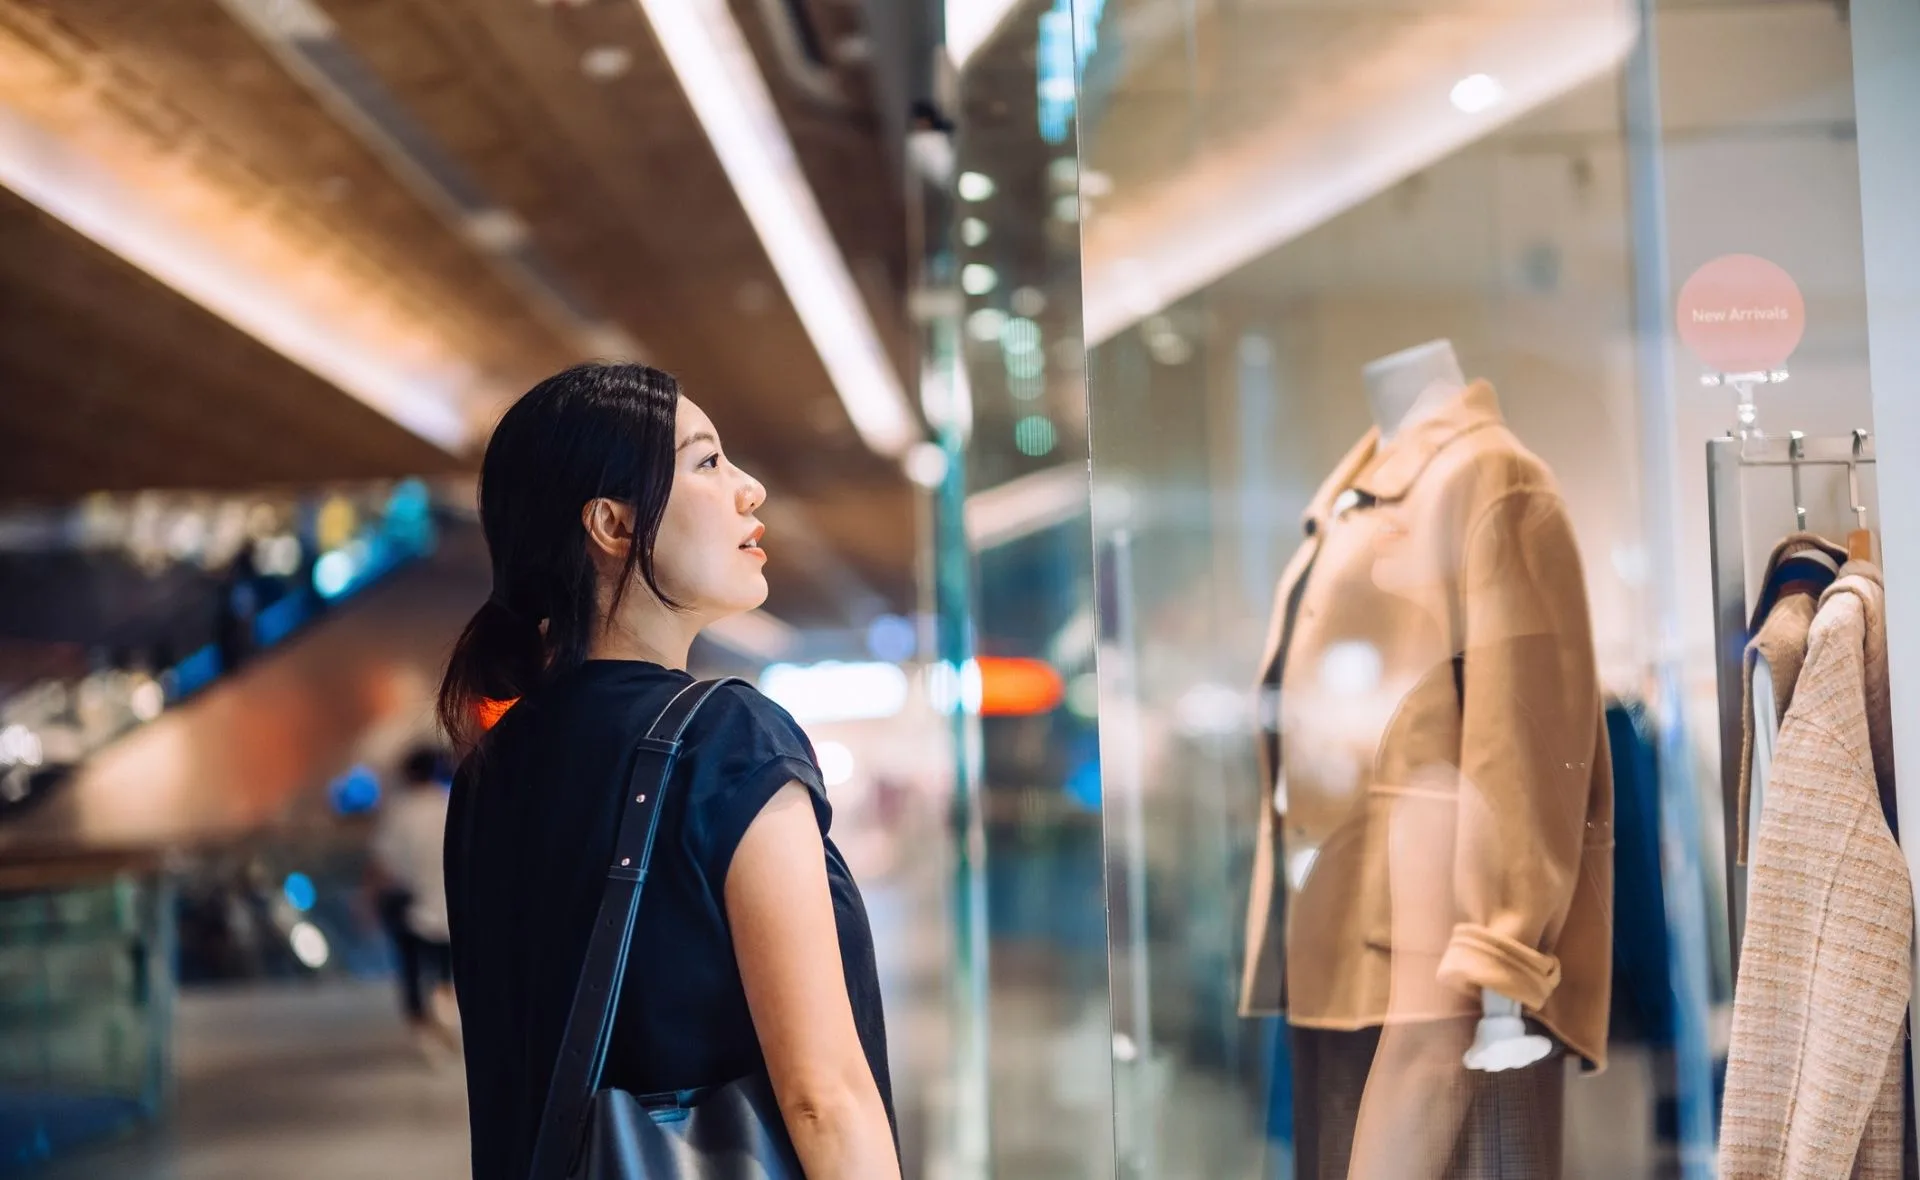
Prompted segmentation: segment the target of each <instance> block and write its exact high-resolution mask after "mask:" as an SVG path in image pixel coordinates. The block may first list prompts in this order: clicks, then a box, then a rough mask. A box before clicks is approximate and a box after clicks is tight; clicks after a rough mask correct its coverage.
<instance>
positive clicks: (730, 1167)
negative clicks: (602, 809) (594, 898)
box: [529, 680, 803, 1180]
mask: <svg viewBox="0 0 1920 1180" xmlns="http://www.w3.org/2000/svg"><path fill="white" fill-rule="evenodd" d="M726 683H727V680H703V681H700V682H699V683H697V684H690V685H688V686H687V687H686V688H684V689H682V690H680V692H678V693H677V694H675V696H674V698H673V699H672V700H671V701H669V702H667V707H666V708H665V709H664V710H662V711H661V713H660V716H659V718H658V719H656V720H655V721H654V723H653V726H652V728H651V729H649V730H648V731H647V735H646V736H645V737H643V738H641V739H640V742H639V747H638V749H637V750H636V751H635V754H634V765H633V774H632V777H631V779H630V781H629V783H628V786H627V804H626V807H625V809H624V810H623V811H622V812H621V815H620V834H619V835H618V836H617V837H615V839H614V852H613V865H612V867H611V868H609V869H608V870H607V884H606V889H605V892H603V893H602V894H601V898H600V912H599V913H598V915H596V916H595V918H594V925H593V936H592V938H591V939H590V940H589V941H588V944H587V958H586V963H585V965H584V966H583V967H582V968H581V971H580V982H579V983H578V984H577V985H575V988H574V993H573V1009H572V1011H571V1012H570V1013H569V1014H568V1016H567V1030H566V1033H565V1035H564V1036H563V1037H562V1038H561V1042H560V1057H559V1060H558V1061H556V1062H555V1064H554V1070H553V1080H552V1082H551V1083H550V1085H549V1087H548V1089H547V1105H546V1110H545V1111H544V1112H543V1113H542V1115H541V1119H540V1134H539V1137H538V1138H537V1139H536V1140H535V1141H534V1149H533V1167H532V1168H531V1170H530V1177H529V1180H803V1173H802V1172H801V1169H800V1160H799V1157H798V1156H796V1155H795V1154H794V1150H793V1142H792V1140H791V1139H789V1138H788V1137H787V1128H786V1123H785V1122H784V1121H783V1120H782V1119H781V1117H780V1108H779V1106H778V1105H777V1104H776V1103H775V1102H774V1098H773V1087H772V1084H771V1083H770V1082H769V1081H768V1080H767V1076H766V1074H765V1073H764V1072H762V1073H759V1074H755V1075H752V1076H749V1077H745V1078H740V1079H738V1080H736V1081H733V1082H731V1083H728V1084H727V1085H724V1086H718V1087H714V1088H711V1089H707V1090H686V1091H681V1092H679V1093H672V1094H630V1093H628V1092H626V1091H624V1090H612V1089H604V1090H603V1089H601V1088H600V1074H601V1071H602V1069H603V1068H604V1067H605V1065H606V1060H607V1048H608V1044H609V1042H610V1041H611V1040H612V1037H613V1021H614V1013H615V1012H617V1011H618V1010H619V1007H620V987H621V983H622V981H623V979H624V977H625V975H626V967H627V948H628V945H629V943H630V942H631V941H632V938H633V923H634V917H635V915H637V914H638V913H639V912H640V892H641V888H642V886H644V885H645V884H646V880H647V867H648V865H649V863H650V862H651V861H652V859H653V841H654V836H655V834H656V832H657V831H658V829H659V826H660V801H661V799H662V797H663V796H665V794H666V791H667V786H668V783H669V782H670V781H671V778H672V775H673V764H674V760H675V759H676V758H677V757H678V756H679V754H680V739H681V737H682V735H684V734H685V733H686V731H687V725H688V724H689V723H690V722H691V721H692V720H693V716H694V714H695V713H697V712H698V711H699V709H700V706H701V705H703V704H705V703H706V701H707V699H708V698H709V697H711V696H712V695H713V693H714V691H715V690H716V689H718V688H719V687H720V686H721V685H723V684H726Z"/></svg>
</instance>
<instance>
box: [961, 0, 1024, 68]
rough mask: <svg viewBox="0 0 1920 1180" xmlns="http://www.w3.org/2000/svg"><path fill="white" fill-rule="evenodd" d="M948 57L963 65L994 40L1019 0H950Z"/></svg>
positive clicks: (1018, 3) (1018, 5)
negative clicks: (994, 36)
mask: <svg viewBox="0 0 1920 1180" xmlns="http://www.w3.org/2000/svg"><path fill="white" fill-rule="evenodd" d="M946 7H947V57H948V58H950V59H952V61H953V68H954V69H956V70H957V69H960V68H961V67H963V66H965V65H966V64H967V59H968V58H970V57H972V56H973V55H974V54H975V53H977V52H979V50H980V47H981V46H982V45H985V44H986V43H987V42H988V41H991V40H993V35H994V33H996V32H998V31H999V29H1000V25H1001V24H1002V23H1003V22H1004V21H1005V20H1006V19H1007V17H1008V16H1010V15H1012V13H1013V10H1014V9H1016V8H1018V7H1020V0H947V6H946Z"/></svg>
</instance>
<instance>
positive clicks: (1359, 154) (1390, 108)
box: [1081, 0, 1640, 347]
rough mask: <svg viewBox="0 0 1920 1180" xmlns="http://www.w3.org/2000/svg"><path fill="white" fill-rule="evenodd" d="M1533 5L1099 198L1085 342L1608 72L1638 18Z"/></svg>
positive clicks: (1093, 218) (1089, 252)
mask: <svg viewBox="0 0 1920 1180" xmlns="http://www.w3.org/2000/svg"><path fill="white" fill-rule="evenodd" d="M1532 7H1533V9H1534V11H1532V12H1530V13H1526V14H1524V15H1516V16H1513V17H1510V18H1508V19H1505V20H1503V21H1502V22H1501V23H1499V24H1498V25H1494V26H1491V27H1490V28H1489V30H1488V32H1487V34H1486V35H1483V36H1482V37H1481V38H1480V39H1479V40H1478V41H1477V42H1467V43H1465V44H1462V43H1460V42H1458V41H1457V40H1456V41H1453V42H1447V41H1445V40H1444V38H1445V37H1446V35H1448V34H1450V33H1452V32H1453V30H1452V29H1451V28H1441V29H1439V31H1438V32H1439V36H1436V37H1435V38H1434V40H1435V44H1434V45H1433V46H1432V48H1431V49H1430V50H1429V51H1427V52H1426V53H1425V57H1424V61H1423V62H1422V65H1424V67H1425V68H1424V69H1418V68H1403V69H1402V70H1401V71H1400V72H1399V73H1397V74H1396V75H1395V77H1394V80H1393V86H1392V88H1391V90H1389V91H1388V92H1386V93H1384V94H1381V95H1380V96H1379V97H1377V98H1373V99H1370V100H1368V101H1365V102H1354V103H1352V104H1350V105H1348V106H1346V107H1345V108H1344V109H1343V113H1342V114H1341V115H1339V116H1338V117H1335V118H1330V119H1329V118H1324V117H1318V118H1316V117H1311V116H1297V115H1293V114H1291V113H1289V112H1288V111H1286V110H1281V111H1280V112H1278V113H1277V114H1276V115H1275V117H1274V118H1273V119H1272V120H1271V121H1270V122H1269V123H1268V124H1267V125H1266V126H1264V127H1262V128H1261V129H1260V130H1258V131H1255V132H1254V133H1252V134H1251V135H1249V136H1247V137H1246V138H1245V139H1244V140H1241V141H1238V142H1235V143H1232V144H1229V145H1226V146H1223V147H1221V148H1219V149H1217V150H1214V151H1209V152H1203V153H1202V154H1201V155H1200V156H1199V158H1198V159H1196V160H1194V161H1192V162H1191V163H1185V164H1183V165H1182V166H1181V168H1180V171H1179V174H1178V175H1177V176H1175V177H1173V178H1171V179H1170V180H1168V182H1167V183H1166V184H1164V185H1160V186H1157V187H1155V188H1154V189H1153V190H1152V191H1151V192H1149V193H1144V194H1142V195H1141V196H1140V197H1138V198H1136V199H1122V198H1120V197H1115V198H1113V199H1112V200H1110V201H1108V202H1104V203H1101V204H1099V205H1097V206H1096V207H1095V209H1094V211H1093V212H1092V213H1090V214H1088V215H1087V216H1086V218H1085V222H1084V234H1083V238H1082V247H1081V254H1082V269H1083V271H1084V274H1085V281H1084V283H1083V284H1082V287H1083V290H1084V291H1085V293H1086V294H1085V297H1084V298H1085V315H1086V322H1085V339H1086V342H1087V344H1088V346H1089V347H1091V346H1093V345H1096V344H1099V343H1101V342H1102V341H1105V340H1107V339H1109V338H1111V337H1112V336H1114V335H1115V334H1116V333H1118V332H1120V331H1121V330H1123V329H1125V328H1127V327H1129V326H1131V325H1132V324H1135V323H1137V322H1139V321H1140V320H1142V319H1144V318H1146V317H1147V316H1150V315H1153V314H1154V313H1155V312H1158V311H1160V310H1161V309H1163V308H1165V307H1166V306H1168V305H1169V304H1171V303H1173V302H1174V301H1176V300H1178V299H1181V298H1183V297H1185V296H1187V295H1189V294H1192V293H1193V292H1195V291H1197V290H1200V289H1201V288H1203V287H1205V286H1207V285H1208V284H1210V283H1213V282H1216V281H1217V280H1219V279H1221V278H1224V277H1225V276H1227V275H1229V274H1232V273H1233V272H1234V271H1236V270H1238V269H1239V268H1240V267H1242V266H1245V265H1247V264H1248V263H1250V262H1253V261H1254V260H1256V259H1258V258H1261V257H1262V256H1264V255H1266V254H1268V253H1270V252H1271V251H1273V250H1276V249H1278V248H1279V247H1280V246H1282V245H1285V244H1286V243H1287V242H1290V241H1292V240H1294V239H1295V238H1298V237H1300V236H1301V235H1303V234H1305V233H1307V232H1309V231H1311V230H1313V229H1315V228H1316V227H1318V226H1320V225H1323V224H1325V223H1326V222H1328V221H1331V220H1332V219H1333V218H1335V217H1337V216H1339V215H1340V214H1341V213H1344V212H1346V211H1347V210H1349V209H1352V208H1354V207H1355V206H1357V205H1359V204H1361V203H1363V202H1365V201H1367V200H1369V199H1370V198H1372V197H1374V196H1376V195H1378V194H1379V193H1381V192H1384V191H1385V190H1386V189H1388V188H1389V187H1391V186H1392V185H1394V184H1397V183H1399V182H1400V181H1401V180H1404V179H1405V178H1406V177H1408V176H1410V175H1412V174H1413V173H1415V172H1418V171H1419V170H1420V169H1422V168H1426V167H1428V166H1430V165H1432V164H1433V163H1435V162H1436V161H1438V160H1441V159H1444V158H1445V157H1446V156H1448V155H1449V154H1451V153H1453V152H1456V151H1459V150H1460V149H1462V148H1464V147H1466V146H1468V145H1469V144H1472V143H1474V142H1475V141H1477V140H1479V139H1482V138H1484V137H1485V136H1487V135H1489V134H1491V133H1492V132H1494V131H1495V130H1497V129H1498V128H1499V127H1500V126H1502V125H1503V124H1505V123H1507V122H1509V121H1511V120H1513V119H1516V118H1518V117H1519V116H1521V115H1523V114H1526V113H1527V112H1528V111H1531V110H1534V109H1535V108H1537V107H1539V106H1541V105H1542V104H1544V103H1547V102H1550V101H1552V100H1553V99H1556V98H1558V97H1560V96H1561V95H1563V94H1566V93H1567V92H1568V91H1570V90H1572V89H1573V88H1574V87H1576V86H1579V85H1582V84H1584V83H1586V82H1588V81H1591V80H1592V79H1594V78H1596V77H1599V76H1600V75H1601V74H1603V73H1605V72H1606V71H1607V70H1609V69H1612V68H1614V67H1615V66H1616V65H1618V64H1619V62H1620V61H1621V59H1622V58H1623V57H1625V56H1626V54H1627V52H1628V50H1630V49H1631V48H1632V46H1633V42H1634V38H1635V37H1636V36H1637V35H1638V33H1639V28H1640V25H1639V18H1638V17H1637V16H1636V15H1635V13H1634V12H1633V11H1632V10H1631V9H1630V8H1628V7H1627V6H1626V5H1624V4H1622V3H1620V0H1585V2H1584V3H1582V4H1580V5H1579V6H1578V7H1577V8H1574V7H1573V6H1571V5H1568V4H1567V3H1566V0H1533V3H1532ZM1570 9H1572V10H1570ZM1415 48H1422V49H1424V48H1425V47H1419V46H1416V47H1415ZM1408 56H1411V55H1408ZM1482 71H1484V79H1485V80H1484V81H1475V82H1474V84H1473V85H1471V86H1470V87H1469V88H1468V92H1467V95H1466V97H1468V98H1469V99H1472V100H1478V101H1469V102H1468V103H1466V104H1464V106H1463V105H1462V104H1460V102H1459V99H1458V91H1459V88H1460V83H1461V81H1462V78H1463V77H1466V76H1469V75H1478V74H1481V72H1482ZM1496 80H1497V81H1496ZM1338 85H1339V84H1338V83H1337V82H1331V83H1329V88H1330V89H1332V88H1337V87H1338ZM1496 87H1497V88H1498V90H1499V93H1498V95H1495V94H1494V93H1493V91H1494V89H1495V88H1496ZM1450 96H1452V97H1450ZM1485 100H1490V101H1485ZM1468 108H1471V109H1468Z"/></svg>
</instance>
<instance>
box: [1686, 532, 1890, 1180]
mask: <svg viewBox="0 0 1920 1180" xmlns="http://www.w3.org/2000/svg"><path fill="white" fill-rule="evenodd" d="M1840 574H1841V576H1840V580H1839V581H1837V582H1835V583H1834V584H1833V585H1832V586H1831V587H1830V588H1828V590H1827V591H1826V593H1825V594H1823V595H1821V598H1820V608H1819V612H1818V614H1817V615H1816V616H1815V618H1814V620H1813V628H1812V632H1811V635H1810V637H1809V643H1808V648H1807V660H1806V664H1805V666H1804V668H1803V669H1802V670H1801V672H1800V676H1799V679H1798V682H1797V683H1796V684H1795V686H1794V689H1793V703H1792V706H1791V707H1790V708H1789V709H1788V711H1787V716H1786V720H1785V721H1784V722H1783V723H1782V724H1781V728H1780V744H1779V746H1778V748H1777V750H1776V752H1775V755H1774V762H1773V772H1772V777H1771V779H1770V781H1769V783H1768V786H1767V793H1766V797H1765V799H1764V800H1763V804H1762V810H1761V816H1760V827H1759V831H1758V832H1757V833H1755V834H1754V837H1753V841H1752V848H1751V850H1750V851H1751V861H1752V868H1751V871H1750V872H1749V874H1748V878H1747V926H1746V934H1745V939H1744V941H1743V943H1742V949H1741V954H1740V974H1739V983H1738V986H1737V988H1736V990H1735V994H1734V1005H1733V1045H1732V1050H1731V1052H1730V1054H1729V1059H1728V1063H1727V1093H1726V1107H1725V1111H1724V1117H1723V1126H1722V1132H1721V1141H1720V1174H1721V1176H1722V1177H1723V1178H1725V1180H1844V1178H1845V1177H1847V1176H1849V1175H1854V1176H1859V1177H1863V1178H1865V1180H1882V1178H1885V1180H1898V1178H1899V1176H1900V1174H1901V1150H1902V1143H1901V1138H1902V1135H1901V1131H1902V1108H1903V1097H1902V1091H1903V1089H1904V1087H1903V1084H1902V1068H1901V1058H1902V1054H1903V1053H1904V1051H1905V1040H1906V1038H1905V1037H1903V1036H1902V1035H1901V1032H1902V1029H1903V1028H1904V1027H1905V1022H1906V1016H1907V1001H1908V996H1909V994H1910V991H1911V984H1912V965H1911V959H1910V952H1911V947H1912V943H1913V894H1912V892H1911V889H1910V886H1909V883H1908V876H1907V864H1906V860H1905V859H1904V858H1903V856H1902V855H1901V852H1900V848H1899V845H1898V844H1897V843H1896V842H1895V840H1894V837H1893V833H1892V832H1891V831H1889V830H1888V827H1887V822H1886V816H1885V813H1884V812H1883V810H1882V803H1881V798H1882V793H1883V792H1885V793H1886V794H1887V795H1889V796H1890V795H1891V793H1892V790H1893V735H1892V718H1891V716H1890V714H1889V712H1888V704H1887V644H1886V626H1885V619H1886V615H1885V612H1884V609H1883V605H1882V602H1883V597H1882V590H1881V582H1880V572H1879V570H1878V569H1876V568H1874V567H1873V566H1872V565H1869V564H1867V563H1866V562H1852V563H1849V564H1848V565H1847V566H1846V567H1845V568H1843V569H1842V570H1841V571H1840ZM1856 1165H1857V1166H1856Z"/></svg>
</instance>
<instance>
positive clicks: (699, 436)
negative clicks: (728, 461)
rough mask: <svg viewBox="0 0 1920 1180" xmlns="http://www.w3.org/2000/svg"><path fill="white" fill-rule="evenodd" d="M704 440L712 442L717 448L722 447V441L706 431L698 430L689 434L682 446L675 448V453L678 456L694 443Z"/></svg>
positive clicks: (683, 440)
mask: <svg viewBox="0 0 1920 1180" xmlns="http://www.w3.org/2000/svg"><path fill="white" fill-rule="evenodd" d="M702 440H705V441H707V442H710V443H712V444H714V445H715V446H719V445H720V440H719V439H717V438H715V437H714V436H713V435H711V434H709V433H707V432H706V431H704V430H697V431H695V432H694V433H692V434H689V435H688V436H687V437H685V438H683V439H681V440H680V444H679V445H678V446H676V447H674V448H673V453H674V454H676V455H677V454H679V453H680V452H681V451H684V450H686V449H687V448H688V447H690V446H692V445H693V444H694V443H697V442H700V441H702Z"/></svg>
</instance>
